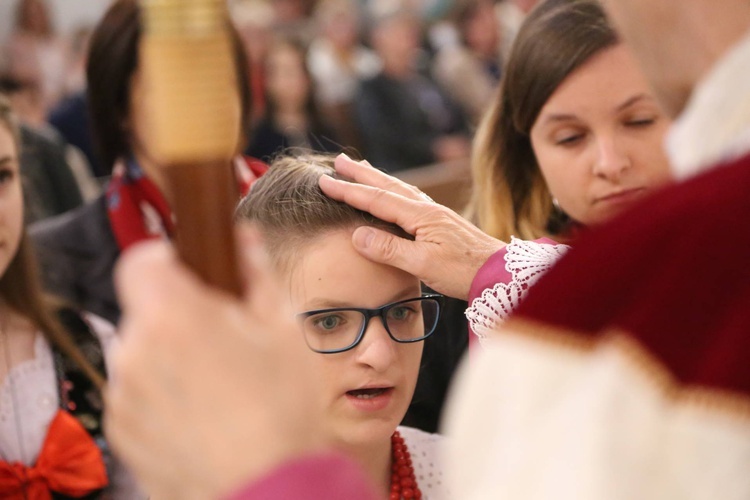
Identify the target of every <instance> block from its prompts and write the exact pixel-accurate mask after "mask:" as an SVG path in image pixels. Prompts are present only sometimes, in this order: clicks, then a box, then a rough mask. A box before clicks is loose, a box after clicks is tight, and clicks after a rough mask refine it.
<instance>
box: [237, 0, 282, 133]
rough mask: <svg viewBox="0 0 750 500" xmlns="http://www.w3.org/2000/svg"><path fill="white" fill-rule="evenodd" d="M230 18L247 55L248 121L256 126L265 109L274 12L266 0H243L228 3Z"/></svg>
mask: <svg viewBox="0 0 750 500" xmlns="http://www.w3.org/2000/svg"><path fill="white" fill-rule="evenodd" d="M231 6H232V10H231V15H232V21H233V22H234V24H235V26H237V31H238V32H239V34H240V39H241V40H242V44H243V46H244V48H245V53H246V54H247V73H248V80H249V85H250V99H251V106H250V116H251V119H250V123H251V124H252V125H257V124H258V123H259V122H260V120H261V119H263V117H264V116H265V112H266V99H267V98H266V85H265V81H266V68H265V66H266V57H267V54H268V46H269V45H270V44H271V40H272V38H273V32H272V27H273V20H274V11H273V8H272V7H271V6H270V5H269V4H268V2H265V1H262V0H243V1H237V2H234V3H233V4H231Z"/></svg>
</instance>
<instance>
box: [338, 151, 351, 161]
mask: <svg viewBox="0 0 750 500" xmlns="http://www.w3.org/2000/svg"><path fill="white" fill-rule="evenodd" d="M340 156H343V157H344V158H346V159H347V160H349V161H352V159H351V158H349V155H348V154H346V153H343V152H342V153H341V154H340Z"/></svg>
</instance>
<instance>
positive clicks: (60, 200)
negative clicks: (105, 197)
mask: <svg viewBox="0 0 750 500" xmlns="http://www.w3.org/2000/svg"><path fill="white" fill-rule="evenodd" d="M65 147H66V144H65V143H64V142H63V141H62V139H60V138H58V137H56V136H55V134H53V133H50V134H47V133H45V132H42V131H40V130H36V129H32V128H29V127H27V126H24V125H22V126H21V161H20V168H21V178H22V180H23V191H24V210H25V212H24V220H25V222H26V223H27V224H30V223H32V222H35V221H38V220H41V219H45V218H47V217H51V216H53V215H58V214H61V213H63V212H67V211H68V210H71V209H73V208H76V207H78V206H80V205H81V204H82V203H83V197H82V196H81V190H80V189H79V187H78V183H76V179H75V177H74V176H73V172H72V170H71V169H70V166H69V165H68V162H67V160H66V159H65Z"/></svg>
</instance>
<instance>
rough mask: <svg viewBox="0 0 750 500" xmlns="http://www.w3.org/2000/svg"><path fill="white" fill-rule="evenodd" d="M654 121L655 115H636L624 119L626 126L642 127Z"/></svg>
mask: <svg viewBox="0 0 750 500" xmlns="http://www.w3.org/2000/svg"><path fill="white" fill-rule="evenodd" d="M654 123H656V117H653V116H649V117H636V118H630V119H629V120H626V121H625V125H626V126H627V127H635V128H644V127H648V126H650V125H653V124H654Z"/></svg>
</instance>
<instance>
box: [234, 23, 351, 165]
mask: <svg viewBox="0 0 750 500" xmlns="http://www.w3.org/2000/svg"><path fill="white" fill-rule="evenodd" d="M264 75H265V78H266V81H265V92H264V93H265V96H266V110H265V116H264V117H263V118H262V119H261V121H260V123H258V125H257V126H256V127H254V128H253V130H252V132H251V133H250V137H249V138H248V143H249V146H248V147H247V149H246V150H245V153H246V154H248V155H250V156H253V157H255V158H260V159H261V160H264V161H269V160H270V159H272V158H273V156H274V155H276V154H278V153H280V152H282V151H283V150H285V149H287V148H299V149H304V150H310V151H318V152H331V153H332V152H337V151H340V150H341V148H342V147H341V146H340V145H339V143H338V141H337V139H336V135H335V132H334V130H333V129H332V128H331V127H329V126H328V125H327V124H326V123H325V121H324V118H323V116H322V115H321V113H320V112H319V111H318V106H317V103H316V102H315V95H314V86H313V81H312V77H311V76H310V72H309V71H308V69H307V53H306V51H305V48H304V46H303V45H302V44H301V43H299V42H296V41H295V40H294V39H291V38H282V37H276V38H275V39H274V40H273V41H272V42H271V46H270V47H269V49H268V53H267V55H266V60H265V70H264Z"/></svg>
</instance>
